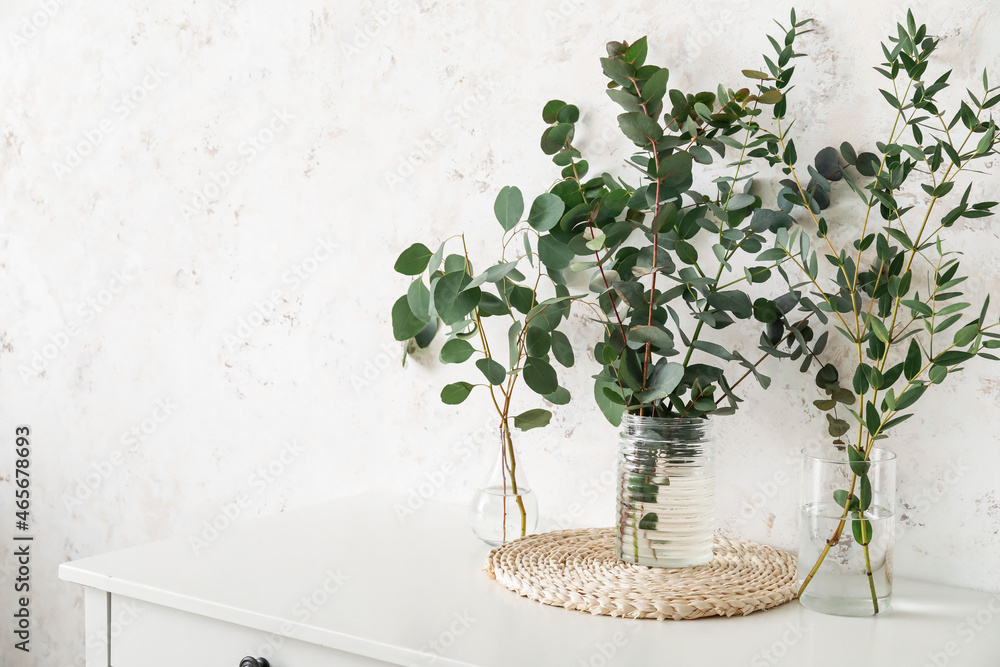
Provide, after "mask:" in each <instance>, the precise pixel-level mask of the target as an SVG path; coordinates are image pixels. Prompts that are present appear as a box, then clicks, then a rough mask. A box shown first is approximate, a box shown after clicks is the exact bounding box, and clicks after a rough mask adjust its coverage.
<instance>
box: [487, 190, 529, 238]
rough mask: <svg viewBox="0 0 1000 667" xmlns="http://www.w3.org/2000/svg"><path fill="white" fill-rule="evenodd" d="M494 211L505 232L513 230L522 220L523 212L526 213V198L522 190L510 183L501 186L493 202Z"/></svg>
mask: <svg viewBox="0 0 1000 667" xmlns="http://www.w3.org/2000/svg"><path fill="white" fill-rule="evenodd" d="M493 212H494V213H495V214H496V217H497V221H498V222H499V223H500V225H501V226H502V227H503V229H504V231H505V232H509V231H510V230H512V229H513V228H514V227H515V226H516V225H517V223H518V222H520V221H521V214H523V213H524V198H523V197H522V196H521V191H520V190H519V189H517V188H516V187H513V186H510V185H506V186H504V187H503V188H501V189H500V193H499V194H497V198H496V201H495V202H494V203H493Z"/></svg>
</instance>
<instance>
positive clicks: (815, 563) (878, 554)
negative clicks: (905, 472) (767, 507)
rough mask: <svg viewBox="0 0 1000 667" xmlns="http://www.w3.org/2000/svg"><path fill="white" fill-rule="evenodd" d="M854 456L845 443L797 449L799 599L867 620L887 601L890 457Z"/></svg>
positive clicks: (892, 512) (879, 453)
mask: <svg viewBox="0 0 1000 667" xmlns="http://www.w3.org/2000/svg"><path fill="white" fill-rule="evenodd" d="M856 458H858V460H856V461H854V462H851V461H850V459H849V457H848V448H847V447H846V446H844V445H840V446H836V445H821V446H815V447H809V448H806V449H804V450H802V511H801V515H800V517H799V555H798V577H799V586H800V587H801V586H802V584H803V583H805V584H806V586H805V588H804V589H802V590H801V592H800V595H799V601H800V602H801V603H802V605H803V606H804V607H806V608H808V609H812V610H813V611H818V612H822V613H824V614H834V615H837V616H872V615H874V614H877V613H879V612H881V611H885V610H886V609H888V608H889V606H890V604H891V603H892V549H893V533H894V532H895V516H896V455H895V454H893V453H892V452H890V451H888V450H886V449H872V450H871V452H870V453H869V456H868V460H867V461H863V460H861V459H860V457H859V456H858V457H856ZM865 542H867V549H865Z"/></svg>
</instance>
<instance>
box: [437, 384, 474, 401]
mask: <svg viewBox="0 0 1000 667" xmlns="http://www.w3.org/2000/svg"><path fill="white" fill-rule="evenodd" d="M472 387H473V385H471V384H469V383H468V382H453V383H452V384H449V385H445V387H444V389H442V390H441V402H442V403H446V404H447V405H458V404H459V403H461V402H463V401H464V400H465V399H467V398H468V397H469V392H471V391H472Z"/></svg>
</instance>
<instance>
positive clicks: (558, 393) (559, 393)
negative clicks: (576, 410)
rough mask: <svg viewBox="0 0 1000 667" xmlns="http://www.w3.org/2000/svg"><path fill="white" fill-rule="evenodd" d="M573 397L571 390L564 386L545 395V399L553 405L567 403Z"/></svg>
mask: <svg viewBox="0 0 1000 667" xmlns="http://www.w3.org/2000/svg"><path fill="white" fill-rule="evenodd" d="M571 398H572V397H571V396H570V393H569V390H568V389H565V388H564V387H559V388H558V389H556V390H555V391H554V392H552V393H551V394H546V395H545V400H546V401H548V402H549V403H551V404H552V405H567V404H569V402H570V399H571Z"/></svg>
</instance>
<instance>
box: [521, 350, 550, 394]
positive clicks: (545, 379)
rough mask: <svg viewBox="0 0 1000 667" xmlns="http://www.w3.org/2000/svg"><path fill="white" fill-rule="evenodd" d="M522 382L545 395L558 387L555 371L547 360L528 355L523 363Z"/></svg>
mask: <svg viewBox="0 0 1000 667" xmlns="http://www.w3.org/2000/svg"><path fill="white" fill-rule="evenodd" d="M523 374H524V382H525V384H527V385H528V387H530V388H531V390H532V391H534V392H535V393H536V394H541V395H542V396H545V395H546V394H551V393H552V392H554V391H555V390H556V389H558V388H559V381H558V378H557V377H556V371H555V369H554V368H552V366H550V365H549V362H547V361H545V360H544V359H539V358H537V357H529V358H528V360H527V361H526V362H525V364H524V372H523Z"/></svg>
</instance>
